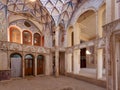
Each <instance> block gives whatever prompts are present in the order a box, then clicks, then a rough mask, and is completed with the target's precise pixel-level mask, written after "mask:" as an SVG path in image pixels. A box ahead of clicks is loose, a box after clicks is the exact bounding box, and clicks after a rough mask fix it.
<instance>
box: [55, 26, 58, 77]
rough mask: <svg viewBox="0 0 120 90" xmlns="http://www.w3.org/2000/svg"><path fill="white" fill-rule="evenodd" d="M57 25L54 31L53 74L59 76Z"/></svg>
mask: <svg viewBox="0 0 120 90" xmlns="http://www.w3.org/2000/svg"><path fill="white" fill-rule="evenodd" d="M58 47H59V26H58V27H57V28H56V31H55V48H56V50H55V76H56V77H58V76H59V49H58Z"/></svg>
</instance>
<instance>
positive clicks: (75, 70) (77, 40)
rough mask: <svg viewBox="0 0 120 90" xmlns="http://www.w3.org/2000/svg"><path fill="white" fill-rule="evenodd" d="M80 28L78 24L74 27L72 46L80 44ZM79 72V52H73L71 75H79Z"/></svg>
mask: <svg viewBox="0 0 120 90" xmlns="http://www.w3.org/2000/svg"><path fill="white" fill-rule="evenodd" d="M79 34H80V28H79V24H78V23H76V24H75V25H74V45H77V44H80V35H79ZM79 71H80V50H79V49H78V50H74V51H73V73H74V74H79Z"/></svg>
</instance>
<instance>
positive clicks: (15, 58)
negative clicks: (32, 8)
mask: <svg viewBox="0 0 120 90" xmlns="http://www.w3.org/2000/svg"><path fill="white" fill-rule="evenodd" d="M10 59H11V64H10V67H11V77H13V78H14V77H21V76H22V58H21V55H19V54H12V55H11V56H10Z"/></svg>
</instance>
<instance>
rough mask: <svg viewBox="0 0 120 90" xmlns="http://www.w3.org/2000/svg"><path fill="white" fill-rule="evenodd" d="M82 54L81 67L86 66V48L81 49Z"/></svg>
mask: <svg viewBox="0 0 120 90" xmlns="http://www.w3.org/2000/svg"><path fill="white" fill-rule="evenodd" d="M80 55H81V58H80V62H81V63H80V64H81V65H80V67H81V68H86V48H83V49H81V50H80Z"/></svg>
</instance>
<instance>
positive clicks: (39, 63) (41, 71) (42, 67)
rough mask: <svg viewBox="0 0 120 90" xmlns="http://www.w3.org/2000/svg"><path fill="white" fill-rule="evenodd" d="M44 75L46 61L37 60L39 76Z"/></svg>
mask: <svg viewBox="0 0 120 90" xmlns="http://www.w3.org/2000/svg"><path fill="white" fill-rule="evenodd" d="M43 73H44V60H43V59H38V60H37V74H43Z"/></svg>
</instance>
